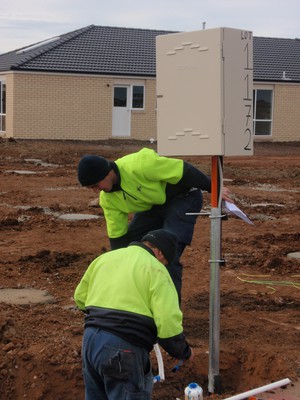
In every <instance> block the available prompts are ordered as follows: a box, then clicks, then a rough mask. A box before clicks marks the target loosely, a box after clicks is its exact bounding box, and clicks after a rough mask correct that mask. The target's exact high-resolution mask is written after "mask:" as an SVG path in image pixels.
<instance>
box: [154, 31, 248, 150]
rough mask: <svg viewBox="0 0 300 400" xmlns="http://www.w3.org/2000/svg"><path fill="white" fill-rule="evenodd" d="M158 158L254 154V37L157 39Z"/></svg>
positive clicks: (215, 34)
mask: <svg viewBox="0 0 300 400" xmlns="http://www.w3.org/2000/svg"><path fill="white" fill-rule="evenodd" d="M156 76H157V141H158V153H159V154H160V155H166V156H176V155H212V156H243V155H245V156H250V155H253V117H252V114H253V86H252V85H253V83H252V81H253V37H252V32H249V31H244V30H239V29H232V28H217V29H207V30H201V31H193V32H185V33H175V34H168V35H162V36H158V37H157V38H156Z"/></svg>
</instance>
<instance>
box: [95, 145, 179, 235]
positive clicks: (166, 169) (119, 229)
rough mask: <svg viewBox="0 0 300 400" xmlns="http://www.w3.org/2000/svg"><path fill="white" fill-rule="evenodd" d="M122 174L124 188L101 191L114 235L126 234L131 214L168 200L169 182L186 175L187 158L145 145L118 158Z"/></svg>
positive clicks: (107, 217) (108, 225)
mask: <svg viewBox="0 0 300 400" xmlns="http://www.w3.org/2000/svg"><path fill="white" fill-rule="evenodd" d="M115 164H116V165H117V167H118V170H119V174H120V179H121V182H120V186H121V188H120V190H118V191H114V192H110V193H106V192H103V191H102V192H101V193H100V206H101V207H102V209H103V211H104V216H105V219H106V224H107V233H108V236H109V237H110V238H117V237H120V236H123V235H125V234H126V232H127V229H128V214H130V213H135V212H139V211H146V210H150V208H152V206H153V205H159V204H164V203H165V201H166V185H167V184H172V185H175V184H177V183H178V182H179V181H180V179H181V178H182V176H183V165H184V163H183V160H178V159H172V158H167V157H161V156H159V155H158V154H157V153H156V152H155V151H154V150H151V149H147V148H144V149H142V150H140V151H139V152H137V153H133V154H129V155H127V156H125V157H122V158H119V159H118V160H116V161H115Z"/></svg>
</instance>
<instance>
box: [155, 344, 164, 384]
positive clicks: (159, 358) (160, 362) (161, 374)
mask: <svg viewBox="0 0 300 400" xmlns="http://www.w3.org/2000/svg"><path fill="white" fill-rule="evenodd" d="M154 351H155V354H156V358H157V363H158V375H157V376H155V377H154V382H158V381H160V382H161V381H164V380H165V370H164V362H163V358H162V355H161V351H160V348H159V345H158V343H155V345H154Z"/></svg>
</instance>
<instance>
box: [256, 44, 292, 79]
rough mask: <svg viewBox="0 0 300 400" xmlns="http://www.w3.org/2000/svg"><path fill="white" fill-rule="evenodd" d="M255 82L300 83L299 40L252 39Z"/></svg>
mask: <svg viewBox="0 0 300 400" xmlns="http://www.w3.org/2000/svg"><path fill="white" fill-rule="evenodd" d="M253 72H254V74H253V79H254V80H255V81H275V82H276V81H284V80H285V81H293V82H300V39H277V38H269V37H254V40H253Z"/></svg>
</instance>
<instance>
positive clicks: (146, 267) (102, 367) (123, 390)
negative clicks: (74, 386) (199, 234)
mask: <svg viewBox="0 0 300 400" xmlns="http://www.w3.org/2000/svg"><path fill="white" fill-rule="evenodd" d="M176 246H177V236H176V235H175V234H174V233H172V232H170V231H167V230H165V229H158V230H154V231H151V232H149V233H147V234H146V235H145V236H144V237H143V238H142V240H141V242H132V243H131V244H130V245H129V246H128V247H126V248H121V249H117V250H112V251H110V252H107V253H105V254H102V255H101V256H99V257H98V258H96V259H95V260H94V261H93V262H92V263H91V264H90V266H89V267H88V269H87V271H86V272H85V274H84V276H83V277H82V279H81V281H80V283H79V285H78V286H77V288H76V290H75V294H74V299H75V302H76V304H77V306H78V308H79V309H81V310H82V311H84V312H85V330H84V335H83V342H82V359H83V375H84V382H85V399H86V400H96V399H102V400H107V399H109V400H121V399H125V398H126V399H128V400H130V399H132V400H133V399H136V398H137V397H136V396H138V395H140V396H142V397H141V398H143V399H151V393H152V390H153V375H152V369H151V363H150V357H149V353H150V352H151V350H152V349H153V345H154V344H155V343H156V342H158V343H159V344H160V345H161V346H162V348H163V349H164V350H165V351H166V352H167V353H168V354H169V355H170V356H171V357H174V358H176V359H180V360H187V359H190V360H191V359H192V354H193V352H192V349H191V347H190V346H189V345H188V343H187V342H186V340H185V336H184V334H183V328H182V312H181V311H180V308H179V304H178V295H177V291H176V289H175V286H174V283H173V281H172V279H171V277H170V275H169V273H168V271H167V269H166V268H165V267H164V266H166V265H168V264H169V263H171V262H172V261H173V259H174V258H175V255H176Z"/></svg>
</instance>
